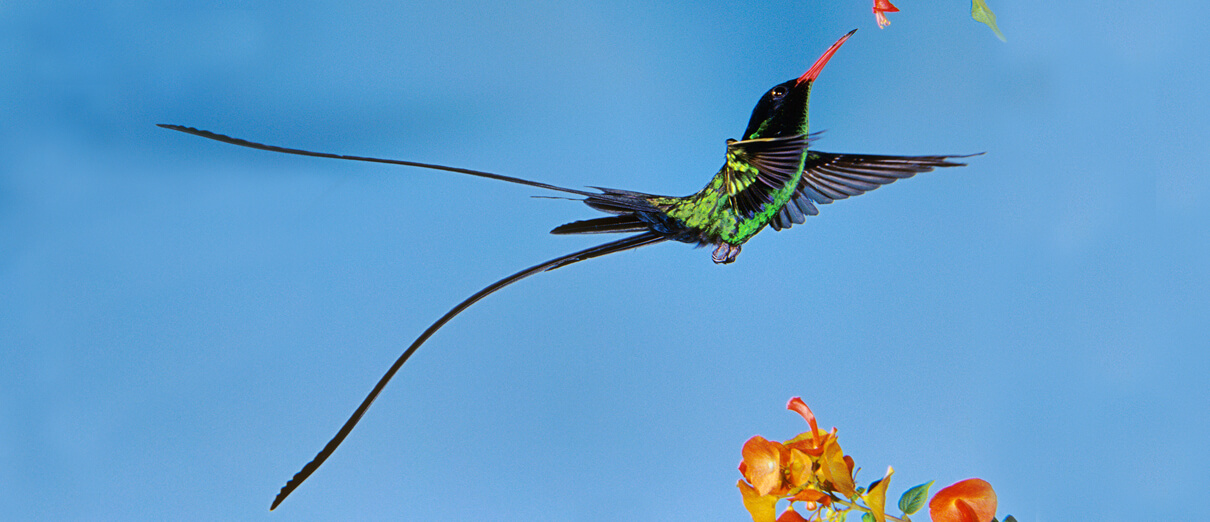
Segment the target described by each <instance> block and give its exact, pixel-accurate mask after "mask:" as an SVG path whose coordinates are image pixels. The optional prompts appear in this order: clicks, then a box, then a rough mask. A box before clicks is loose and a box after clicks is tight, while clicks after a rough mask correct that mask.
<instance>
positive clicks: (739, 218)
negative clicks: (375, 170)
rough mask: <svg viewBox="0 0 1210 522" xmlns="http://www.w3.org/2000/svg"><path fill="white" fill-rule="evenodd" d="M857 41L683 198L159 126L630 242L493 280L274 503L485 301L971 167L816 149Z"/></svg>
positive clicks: (757, 111)
mask: <svg viewBox="0 0 1210 522" xmlns="http://www.w3.org/2000/svg"><path fill="white" fill-rule="evenodd" d="M855 32H857V30H856V29H854V30H852V31H850V32H849V33H848V34H846V35H844V36H843V37H841V38H840V39H839V40H837V41H836V43H834V44H832V46H831V47H829V48H828V50H827V51H825V52H824V53H823V55H821V56H820V57H819V58H818V59H816V60H815V62H814V63H813V64H812V65H811V67H810V68H809V69H807V72H805V73H803V74H802V75H801V76H798V77H797V78H793V79H790V80H787V81H785V82H782V83H779V84H777V85H774V86H773V87H772V88H770V89H769V90H768V91H766V92H765V93H764V94H762V95H761V97H760V100H759V101H758V102H757V103H756V107H755V108H754V109H753V110H752V116H751V118H750V119H749V120H748V127H747V128H746V129H745V130H744V133H743V137H742V139H739V140H735V139H730V140H727V150H726V159H725V162H724V163H723V166H722V168H720V169H719V171H718V173H717V174H715V175H714V177H713V178H711V179H710V182H709V183H707V184H706V186H705V187H704V188H703V189H702V190H700V191H698V192H696V193H694V194H691V195H688V196H684V197H672V196H660V195H654V194H647V193H643V192H634V191H630V190H619V189H610V188H603V187H589V188H591V189H592V190H580V189H574V188H566V187H559V186H555V185H550V184H546V183H542V182H538V181H531V180H527V179H521V178H516V177H512V176H505V175H502V174H494V173H490V172H483V171H478V170H471V169H463V168H457V167H449V166H444V165H436V164H430V163H420V162H414V161H404V160H394V159H383V158H372V157H365V156H349V155H341V154H331V153H325V152H314V151H307V150H301V149H292V148H285V147H278V146H274V145H266V144H263V143H255V142H251V141H247V140H243V139H239V138H233V137H230V136H225V135H222V134H216V133H213V132H210V131H205V130H200V129H196V128H192V127H185V126H180V125H169V124H160V125H159V126H160V127H163V128H166V129H171V130H175V131H180V132H184V133H188V134H193V135H196V136H201V137H203V138H209V139H212V140H217V141H220V142H223V143H229V144H232V145H239V146H243V147H249V148H253V149H259V150H265V151H271V152H281V153H286V154H296V155H302V156H313V157H320V158H333V159H341V160H352V161H364V162H372V163H385V164H391V165H403V166H409V167H419V168H425V169H433V170H440V171H446V172H454V173H459V174H467V175H471V176H477V177H481V178H488V179H494V180H499V181H505V182H509V183H516V184H520V185H526V186H530V187H536V188H540V189H545V190H550V191H555V192H561V193H563V194H571V195H573V196H578V198H582V199H580V200H582V201H583V202H584V203H585V204H587V205H588V206H589V207H591V208H593V209H595V210H598V211H601V212H603V213H605V214H607V215H606V216H603V217H596V218H591V219H585V220H582V221H575V222H571V223H567V224H564V225H560V226H558V227H555V228H554V229H553V230H551V233H553V234H613V233H630V234H631V235H628V236H626V237H623V238H622V239H617V240H614V241H610V242H608V243H604V244H600V245H597V246H594V247H591V248H587V249H584V250H580V251H578V252H573V253H571V254H567V255H564V256H560V257H556V258H554V259H550V260H548V261H545V262H542V263H539V264H537V265H534V266H531V267H529V268H526V269H525V270H522V271H520V272H517V273H515V274H512V275H510V276H508V277H505V278H504V279H501V280H499V281H496V282H495V283H492V284H491V285H488V286H487V287H485V288H483V289H482V290H480V291H478V292H477V293H475V294H474V295H472V296H470V297H468V298H466V299H465V300H464V301H462V302H461V303H458V305H457V306H455V307H454V308H452V309H451V310H450V311H448V312H446V314H445V315H443V316H441V318H439V319H437V321H436V322H434V323H433V324H432V325H430V326H429V327H428V329H426V330H425V331H424V332H423V333H421V334H420V336H419V337H417V338H416V340H415V341H413V342H412V344H411V345H410V346H408V348H407V349H406V350H405V351H404V352H403V354H402V355H400V356H399V358H398V359H396V360H395V362H394V364H392V365H391V367H390V368H389V369H388V370H387V372H386V373H385V374H384V375H383V376H382V377H381V378H380V379H379V380H378V383H377V384H375V386H374V388H373V390H371V391H370V393H369V395H367V396H366V398H365V399H364V400H363V401H362V402H361V404H360V405H359V406H358V407H357V409H356V410H355V411H354V412H353V414H352V415H351V416H350V417H349V419H348V420H347V421H345V423H344V425H343V426H342V427H341V428H340V430H339V431H338V432H337V433H336V435H335V436H334V437H333V438H332V439H331V440H330V441H329V442H328V443H327V445H325V446H324V448H323V449H322V450H321V451H320V452H319V453H318V454H317V455H316V456H315V458H314V459H312V460H311V461H310V462H308V463H307V464H306V465H305V466H303V468H302V469H301V470H300V471H299V472H298V473H296V474H295V475H294V476H293V477H292V478H291V479H290V480H289V481H287V483H286V485H285V486H283V487H282V489H281V491H280V492H279V493H278V494H277V496H276V497H275V498H274V500H273V504H272V505H271V507H270V508H269V509H270V510H273V509H276V508H277V506H278V505H280V504H281V502H282V501H283V500H285V499H286V497H287V496H289V495H290V493H292V492H293V491H294V490H295V489H296V488H297V487H298V486H299V485H300V484H302V482H303V481H305V480H306V479H307V478H308V477H310V476H311V474H312V473H314V472H315V470H316V469H318V468H319V466H320V465H321V464H323V463H324V461H326V460H327V459H328V457H329V456H331V455H332V453H333V452H334V451H335V450H336V448H337V447H338V446H340V444H341V443H342V442H343V441H344V439H345V438H346V437H347V436H348V435H349V433H350V432H351V431H352V430H353V428H354V427H355V426H356V425H357V423H358V422H359V421H360V420H361V418H362V416H363V415H365V412H366V410H367V409H368V408H369V407H370V405H371V404H372V403H373V402H374V400H375V399H377V398H378V395H379V394H380V393H381V392H382V390H383V388H384V387H385V386H386V385H387V383H388V382H389V381H390V380H391V378H392V377H394V376H395V373H396V372H398V371H399V369H400V368H401V367H402V366H403V364H404V363H405V362H407V360H408V358H409V357H411V356H412V354H413V353H415V352H416V350H417V349H418V348H420V346H421V345H422V344H424V343H425V341H427V340H428V339H429V338H430V337H432V335H433V334H434V333H436V332H437V330H439V329H441V327H442V326H444V325H445V324H446V323H448V322H449V321H450V320H451V319H453V318H454V317H455V316H457V315H458V314H459V313H461V312H462V311H464V310H466V309H467V308H469V307H470V306H471V305H473V304H475V303H476V302H478V301H479V300H481V299H483V298H484V297H487V296H488V295H491V294H493V293H495V292H496V291H498V290H500V289H502V288H504V287H506V286H508V285H511V284H513V283H516V282H517V281H520V280H522V279H525V278H527V277H530V276H533V275H536V274H539V273H542V272H547V271H550V270H554V269H556V268H561V267H564V266H567V265H570V264H573V263H577V262H580V261H584V260H587V259H592V258H596V257H601V256H605V255H608V254H613V253H616V252H623V251H627V250H632V249H635V248H639V247H643V246H647V245H653V244H656V243H662V242H664V241H677V242H681V243H689V244H694V245H697V246H699V247H701V246H707V245H709V246H712V247H713V253H712V256H711V257H712V259H713V261H714V262H715V263H719V264H728V263H732V262H734V261H735V259H736V257H737V256H739V253H740V249H741V247H742V246H743V245H744V243H745V242H747V241H748V240H749V239H751V238H752V237H753V236H755V235H756V234H757V233H759V232H760V231H762V230H764V229H765V227H772V228H773V229H774V230H783V229H787V228H790V227H792V226H794V225H799V224H802V223H804V222H806V217H807V216H814V215H816V214H818V213H819V209H818V207H817V206H816V205H823V204H828V203H832V202H833V201H836V200H840V199H845V198H848V197H850V196H857V195H860V194H864V193H866V192H868V191H871V190H874V189H876V188H878V187H881V186H883V185H886V184H888V183H892V182H894V181H896V180H899V179H903V178H910V177H912V176H913V175H915V174H917V173H921V172H928V171H931V170H933V169H934V168H938V167H958V166H964V165H965V163H960V162H956V161H951V160H952V159H955V158H966V157H970V156H973V154H972V155H946V156H879V155H869V154H837V153H831V152H821V151H816V150H811V149H809V147H808V146H809V145H810V143H811V142H813V141H815V140H816V139H817V138H818V133H816V134H809V133H808V127H807V121H808V120H807V112H808V101H809V99H810V95H811V87H812V85H814V83H815V80H816V79H817V78H818V77H819V74H820V72H821V71H823V68H824V66H825V65H826V64H827V63H828V61H829V60H830V59H831V58H832V55H833V54H835V53H836V51H837V50H838V49H839V48H840V46H841V45H843V44H844V43H845V41H846V40H848V39H849V37H851V36H852V35H853V33H855Z"/></svg>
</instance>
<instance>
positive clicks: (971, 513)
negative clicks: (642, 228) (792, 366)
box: [736, 397, 1015, 522]
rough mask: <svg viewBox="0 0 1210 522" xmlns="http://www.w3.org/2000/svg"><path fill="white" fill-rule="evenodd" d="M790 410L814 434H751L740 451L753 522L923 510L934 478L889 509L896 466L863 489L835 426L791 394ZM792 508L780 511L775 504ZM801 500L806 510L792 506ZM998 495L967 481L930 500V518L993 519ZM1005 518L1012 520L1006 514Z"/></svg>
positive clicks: (882, 519)
mask: <svg viewBox="0 0 1210 522" xmlns="http://www.w3.org/2000/svg"><path fill="white" fill-rule="evenodd" d="M786 408H787V409H790V410H793V411H795V412H797V413H798V414H799V415H802V417H803V419H804V420H806V421H807V424H808V425H809V426H810V428H811V429H810V431H808V432H805V433H801V434H799V435H798V436H797V437H794V438H792V439H790V440H787V441H785V442H774V441H770V440H767V439H765V438H764V437H761V436H759V435H757V436H755V437H752V438H751V439H748V442H746V443H744V447H743V450H742V454H743V461H742V462H740V465H739V472H740V474H742V475H743V479H741V480H740V481H739V482H738V483H737V484H736V486H738V487H739V491H740V494H741V495H742V496H743V501H744V507H745V508H747V509H748V513H750V514H751V515H752V520H753V521H754V522H809V521H817V522H823V521H828V522H843V521H844V520H845V517H847V516H848V515H849V513H850V512H854V511H857V512H861V513H862V520H863V522H886V521H887V520H892V521H899V522H907V521H909V520H910V519H909V518H908V515H911V514H914V513H916V512H917V511H919V510H920V509H921V508H923V507H924V502H925V499H926V498H928V490H929V487H930V486H932V484H933V483H932V482H928V483H926V484H921V485H919V486H916V487H914V488H911V489H909V490H908V491H906V492H905V493H904V494H903V496H902V497H900V498H899V509H900V511H902V512H903V514H902V515H900V516H898V517H894V516H890V515H887V514H886V494H887V488H888V487H889V486H890V483H891V475H892V474H894V473H895V470H894V469H892V468H890V467H888V468H887V472H886V475H885V476H883V477H882V478H881V479H879V480H877V481H875V482H874V483H873V484H870V486H869V487H868V488H863V487H858V486H857V485H856V481H855V479H854V475H855V473H856V468H855V465H854V463H853V458H852V457H850V456H848V455H845V454H844V452H843V451H842V450H841V449H840V443H839V442H837V436H836V434H837V431H836V428H832V431H823V430H820V429H819V426H818V423H817V422H816V420H815V414H814V413H812V412H811V409H810V408H808V407H807V404H806V403H805V402H803V401H802V399H801V398H798V397H795V398H793V399H790V402H789V404H787V405H786ZM782 500H786V501H789V503H790V505H789V506H788V507H787V508H786V509H785V511H783V512H782V514H781V515H780V516H778V515H777V503H778V502H779V501H782ZM798 502H801V503H802V512H803V513H802V514H800V513H799V512H798V511H796V510H795V509H794V506H795V503H798ZM995 513H996V492H995V491H993V490H992V487H991V485H990V484H988V483H987V482H985V481H983V480H980V479H968V480H964V481H962V482H958V483H957V484H954V485H952V486H949V487H947V488H944V489H942V490H941V491H938V492H937V494H936V495H935V496H934V497H933V499H932V501H930V502H929V515H930V516H931V517H932V519H933V522H994V521H995V520H996V519H995ZM1004 522H1015V520H1014V519H1013V518H1012V517H1011V516H1009V517H1007V518H1005V520H1004Z"/></svg>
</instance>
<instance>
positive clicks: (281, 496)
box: [169, 127, 667, 511]
mask: <svg viewBox="0 0 1210 522" xmlns="http://www.w3.org/2000/svg"><path fill="white" fill-rule="evenodd" d="M169 128H171V127H169ZM177 130H180V129H177ZM185 132H189V131H185ZM194 134H196V132H194ZM199 135H201V134H199ZM208 137H209V136H208ZM215 139H218V138H215ZM220 141H224V140H220ZM236 144H237V145H239V143H236ZM270 150H274V149H270ZM450 170H453V169H450ZM535 185H536V186H541V185H540V184H535ZM666 239H667V238H666V237H664V236H661V235H659V234H657V233H655V232H644V233H642V234H638V235H634V236H630V237H626V238H623V239H619V240H617V241H611V242H609V243H605V244H603V245H597V246H595V247H592V248H589V249H586V250H581V251H579V252H575V253H572V254H567V255H565V256H561V257H557V258H554V259H551V260H550V261H547V262H545V263H541V264H537V265H534V266H531V267H529V268H526V269H525V270H522V271H520V272H517V273H515V274H513V275H510V276H508V277H506V278H504V279H501V280H499V281H496V282H495V283H492V284H491V285H489V286H488V287H487V288H484V289H483V290H480V291H478V292H476V293H475V295H472V296H470V297H468V298H467V299H466V300H465V301H462V302H461V303H458V306H455V307H454V308H453V309H451V310H450V311H449V312H446V313H445V315H443V316H441V318H440V319H438V320H437V321H436V322H434V323H433V324H432V325H431V326H429V327H428V329H427V330H425V331H424V333H422V334H420V337H418V338H416V340H415V341H413V342H412V345H411V346H409V347H408V349H407V350H404V352H403V355H400V356H399V358H398V359H396V360H395V364H392V365H391V368H390V369H389V370H387V372H386V374H385V375H383V376H382V378H381V379H379V380H378V384H376V385H374V389H373V390H371V391H370V394H369V395H367V396H366V398H365V400H363V401H361V405H360V406H358V407H357V410H356V411H354V412H353V415H352V416H351V417H349V420H347V421H345V423H344V426H341V428H340V431H338V432H336V436H335V437H332V440H330V441H328V444H327V445H326V446H324V448H323V449H322V450H320V451H319V454H318V455H316V456H315V458H314V459H312V460H311V462H308V463H307V465H306V466H303V468H302V470H300V471H299V472H298V473H295V474H294V477H293V478H291V479H290V481H289V482H286V485H285V486H283V487H282V488H281V492H280V493H278V494H277V498H275V499H273V505H272V506H270V507H269V510H270V511H272V510H273V509H276V508H277V505H278V504H281V503H282V501H283V500H285V499H286V497H287V496H289V495H290V493H291V492H293V491H294V490H295V489H296V488H298V486H299V485H300V484H302V483H303V481H304V480H307V477H310V476H311V474H312V473H314V472H315V470H316V469H319V466H320V464H323V463H324V461H325V460H327V459H328V457H329V456H331V455H332V452H334V451H336V448H337V446H340V443H341V442H343V441H344V440H345V437H347V436H348V435H349V432H350V431H353V427H354V426H356V425H357V422H358V421H360V420H361V416H362V415H365V412H366V409H368V408H369V407H370V404H372V403H373V402H374V399H377V398H378V394H379V393H381V392H382V389H383V387H385V386H386V385H387V382H389V381H390V380H391V377H394V376H395V372H398V371H399V368H400V367H402V366H403V363H405V362H407V360H408V358H409V357H411V356H412V354H413V353H415V352H416V349H417V348H420V345H422V344H424V342H425V341H427V340H428V338H429V337H432V335H433V334H434V333H436V332H437V330H440V329H441V327H442V326H445V323H447V322H449V321H450V319H453V318H454V316H456V315H458V314H460V313H462V311H463V310H466V309H467V308H469V307H470V306H471V305H473V304H475V303H477V302H478V301H479V300H480V299H483V298H484V297H487V296H489V295H491V294H493V293H495V292H496V291H497V290H500V289H501V288H504V287H506V286H508V285H511V284H513V283H516V282H517V281H520V280H522V279H525V278H527V277H529V276H532V275H535V274H538V273H541V272H546V271H548V270H554V269H556V268H559V267H563V266H566V265H570V264H572V263H576V262H579V261H583V260H585V259H592V258H594V257H601V256H604V255H607V254H612V253H614V252H622V251H625V250H631V249H634V248H638V247H641V246H645V245H651V244H655V243H659V242H661V241H664V240H666Z"/></svg>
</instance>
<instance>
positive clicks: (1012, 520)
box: [1004, 515, 1017, 522]
mask: <svg viewBox="0 0 1210 522" xmlns="http://www.w3.org/2000/svg"><path fill="white" fill-rule="evenodd" d="M1004 522H1017V519H1015V518H1013V516H1012V515H1009V516H1007V517H1004Z"/></svg>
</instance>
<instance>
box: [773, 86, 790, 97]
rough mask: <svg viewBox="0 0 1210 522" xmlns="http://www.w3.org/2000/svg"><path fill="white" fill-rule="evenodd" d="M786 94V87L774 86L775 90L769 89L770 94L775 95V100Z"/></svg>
mask: <svg viewBox="0 0 1210 522" xmlns="http://www.w3.org/2000/svg"><path fill="white" fill-rule="evenodd" d="M785 95H786V88H785V87H782V86H777V87H774V88H773V90H771V91H769V96H771V97H773V99H774V100H778V99H781V97H782V96H785Z"/></svg>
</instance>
